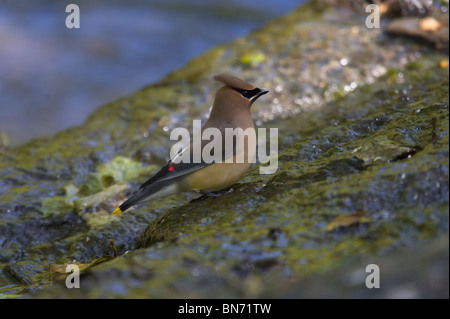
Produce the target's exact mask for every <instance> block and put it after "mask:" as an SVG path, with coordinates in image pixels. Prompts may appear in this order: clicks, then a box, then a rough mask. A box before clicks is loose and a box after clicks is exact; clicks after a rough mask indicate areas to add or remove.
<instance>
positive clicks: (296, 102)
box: [0, 3, 449, 297]
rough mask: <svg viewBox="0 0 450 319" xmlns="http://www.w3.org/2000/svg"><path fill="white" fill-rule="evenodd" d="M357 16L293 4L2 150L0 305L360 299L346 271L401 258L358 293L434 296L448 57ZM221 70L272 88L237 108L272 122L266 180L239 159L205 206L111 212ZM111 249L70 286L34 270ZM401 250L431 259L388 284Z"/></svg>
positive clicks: (157, 204)
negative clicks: (24, 300) (67, 123)
mask: <svg viewBox="0 0 450 319" xmlns="http://www.w3.org/2000/svg"><path fill="white" fill-rule="evenodd" d="M364 20H365V16H363V15H360V14H359V13H356V12H355V11H353V10H349V9H346V8H336V9H328V10H326V11H320V10H318V9H317V3H313V4H310V5H306V6H303V7H300V8H299V9H297V10H295V11H294V12H292V13H291V14H289V15H287V16H286V17H283V18H280V19H277V20H274V21H273V22H271V23H269V24H268V25H267V26H265V27H264V28H262V29H261V30H258V31H255V32H253V33H251V34H249V35H248V36H246V37H244V38H241V39H237V40H235V41H233V42H231V43H228V44H226V45H223V46H220V47H217V48H215V49H213V50H211V51H209V52H207V53H205V54H204V55H202V56H200V57H199V58H197V59H194V60H193V61H191V62H190V63H189V64H188V65H186V66H185V67H183V68H181V69H180V70H178V71H176V72H174V73H173V74H171V75H169V76H168V77H167V78H166V79H164V80H163V81H161V82H160V83H159V84H157V85H153V86H149V87H147V88H144V89H142V90H141V91H138V92H136V93H135V94H133V95H131V96H128V97H124V98H122V99H120V100H118V101H115V102H113V103H111V104H108V105H105V106H103V107H102V108H100V109H99V110H98V111H96V112H95V113H94V114H93V115H92V116H91V117H90V118H89V119H88V121H87V122H86V123H85V124H84V125H83V126H81V127H77V128H73V129H70V130H66V131H63V132H60V133H59V134H57V135H56V136H54V137H49V138H40V139H37V140H34V141H32V142H30V143H29V144H27V145H24V146H21V147H18V148H15V149H6V150H2V153H1V156H0V214H1V220H0V248H1V250H0V293H2V296H17V295H19V296H25V297H297V296H303V297H307V296H316V297H320V296H350V297H358V296H360V297H361V296H364V297H370V295H368V292H367V288H365V286H364V284H363V283H361V282H360V281H358V280H356V279H354V277H352V276H350V275H351V273H352V272H354V271H355V269H365V266H366V265H367V264H369V263H377V262H378V263H379V264H380V267H383V265H384V262H385V261H389V260H390V256H393V255H395V256H396V255H397V254H399V257H398V259H396V260H398V264H395V263H392V262H391V263H386V269H387V271H389V274H392V275H391V278H401V279H398V280H397V281H396V280H393V281H392V285H391V286H389V287H390V288H389V289H391V290H390V291H391V294H389V292H386V295H382V294H379V295H376V294H375V295H374V296H377V297H383V296H393V297H396V296H417V291H420V293H421V294H422V293H423V294H426V293H427V292H429V294H430V295H433V294H435V295H437V296H438V297H445V290H442V289H441V288H439V287H440V286H439V287H438V286H436V285H432V284H430V282H432V280H435V279H433V278H439V279H441V281H442V282H445V280H447V282H448V225H449V223H448V209H449V176H448V174H449V151H448V150H449V147H448V145H449V139H448V137H449V127H448V116H449V111H448V101H449V99H448V78H449V75H448V68H445V67H442V65H441V63H440V62H441V61H442V60H443V59H448V52H444V51H440V50H436V49H435V48H434V47H433V46H428V45H425V44H423V43H421V42H417V41H414V40H411V39H409V38H404V37H391V36H389V35H388V34H386V33H384V31H383V30H380V29H367V28H366V27H365V25H364ZM219 72H227V73H231V74H235V75H237V76H240V77H242V78H245V79H246V80H247V81H249V82H250V83H254V84H256V85H258V86H260V87H266V88H268V89H270V91H271V92H270V93H269V94H267V95H265V96H264V97H263V98H261V99H260V100H258V102H257V103H255V105H254V106H253V114H254V120H255V123H256V124H257V126H259V127H267V128H269V127H277V128H278V129H279V169H278V171H277V172H276V173H275V174H272V175H261V174H259V165H255V166H253V167H252V168H251V169H250V170H249V172H248V173H247V174H246V175H245V176H244V177H243V178H242V179H241V180H240V181H239V182H238V183H237V184H235V185H233V186H232V187H231V188H230V189H228V190H225V191H223V192H222V193H221V196H217V197H205V196H203V197H198V195H197V194H191V193H186V194H179V195H175V196H171V197H167V198H165V199H160V200H155V201H152V202H149V203H147V204H145V205H141V206H138V207H136V208H134V209H131V210H130V211H127V212H126V213H124V214H122V215H121V216H119V217H115V216H113V215H112V214H111V212H112V210H113V209H114V208H115V207H116V206H117V205H118V204H120V203H121V201H123V200H124V199H125V198H126V196H128V195H129V194H131V192H132V191H133V190H134V189H136V188H137V187H138V186H139V185H140V183H142V182H144V181H145V179H146V178H147V177H148V176H149V175H151V174H152V173H153V172H155V171H156V170H157V168H158V167H159V166H160V165H162V164H163V163H164V162H165V161H166V160H167V157H168V149H169V147H170V146H171V143H172V142H171V141H170V140H169V132H170V130H171V129H172V128H174V127H177V126H185V125H186V124H190V123H192V119H199V118H203V119H204V118H205V114H206V113H207V110H208V109H209V107H210V106H211V104H212V100H213V93H214V91H215V90H216V89H217V87H218V85H217V84H214V83H212V81H211V76H212V75H213V74H216V73H219ZM347 216H350V217H347ZM339 217H340V218H339ZM331 225H332V226H331ZM109 239H114V243H115V247H116V248H117V253H118V257H116V258H112V259H111V260H109V261H107V262H103V263H99V264H98V265H96V266H93V267H91V268H89V270H87V271H85V272H84V273H83V275H82V276H81V287H82V288H81V289H67V288H66V286H65V285H64V281H63V280H56V281H54V280H53V279H52V277H51V276H50V274H49V270H50V267H49V264H65V263H85V264H87V263H91V262H92V261H95V260H97V259H98V258H100V257H102V256H104V255H111V246H110V242H109ZM445 239H447V244H445ZM443 242H444V244H442V243H443ZM429 245H432V246H433V247H435V250H433V251H431V252H429V251H428V247H429ZM126 252H127V253H126ZM408 256H411V257H410V258H412V259H414V260H423V261H424V263H432V264H433V265H435V267H434V268H433V269H432V270H430V269H431V268H429V267H423V268H420V269H415V270H414V272H411V275H410V276H408V275H405V277H399V276H397V275H396V274H398V273H399V272H400V270H399V268H400V267H401V265H400V264H404V261H405V260H406V261H408V258H409V257H408ZM446 265H447V266H446ZM446 267H447V268H446ZM443 269H444V270H445V269H446V271H444V270H443ZM335 273H339V274H341V275H342V276H341V277H340V278H341V279H342V280H334V281H333V280H329V281H327V282H326V283H325V282H321V281H320V279H321V278H325V277H326V278H331V277H332V276H333V274H335ZM431 273H432V276H431V275H430V274H431ZM323 276H325V277H323ZM430 276H431V277H430ZM349 278H350V279H349ZM351 278H353V279H351ZM430 278H431V279H430ZM405 282H408V285H405ZM399 287H400V288H399ZM405 287H406V288H405ZM447 287H448V285H447ZM396 289H397V290H396ZM399 289H400V290H399ZM439 289H441V290H439ZM396 291H397V292H396ZM398 291H400V293H399V292H398ZM408 293H409V295H408ZM414 293H416V295H414ZM419 296H421V295H419ZM447 297H448V289H447Z"/></svg>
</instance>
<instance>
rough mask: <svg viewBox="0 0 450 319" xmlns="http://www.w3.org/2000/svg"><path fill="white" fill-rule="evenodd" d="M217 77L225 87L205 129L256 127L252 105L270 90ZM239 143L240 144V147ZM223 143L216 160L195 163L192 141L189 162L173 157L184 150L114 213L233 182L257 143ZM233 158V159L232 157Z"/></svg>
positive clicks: (222, 130)
mask: <svg viewBox="0 0 450 319" xmlns="http://www.w3.org/2000/svg"><path fill="white" fill-rule="evenodd" d="M214 79H215V80H217V81H219V82H222V83H223V84H224V86H222V87H221V88H220V89H219V90H218V91H217V93H216V98H215V101H214V105H213V107H212V110H211V114H210V116H209V119H208V121H207V122H206V123H205V125H204V126H203V127H202V132H204V131H205V130H206V129H208V128H216V129H218V130H219V131H220V133H221V134H222V137H223V136H225V135H226V129H227V128H228V131H229V129H230V128H231V129H233V130H234V129H237V128H241V129H242V130H246V129H247V128H251V129H254V126H253V120H252V116H251V114H250V107H251V105H252V104H253V102H255V101H256V99H258V98H259V97H260V96H261V95H264V94H266V93H267V92H269V91H268V90H266V89H259V88H257V87H254V86H253V85H251V84H249V83H247V82H245V81H243V80H241V79H238V78H236V77H234V76H231V75H225V74H220V75H216V76H215V77H214ZM194 138H195V137H194ZM237 139H241V140H237ZM224 142H225V140H224V139H222V140H221V141H220V143H223V144H225V143H224ZM240 143H241V144H240ZM205 144H207V143H205V141H204V140H202V141H201V149H203V147H204V146H205ZM237 145H240V147H238V146H237ZM221 146H222V147H221V148H219V149H221V150H223V151H222V152H220V154H213V156H214V159H215V160H214V161H213V162H209V163H207V162H205V161H204V160H203V159H202V160H201V161H199V163H195V162H194V161H192V159H193V155H192V152H193V149H194V148H195V147H192V142H191V144H190V145H189V146H188V147H186V148H185V149H184V150H183V151H182V152H189V153H190V154H189V156H190V157H189V158H190V161H188V162H189V163H186V162H183V161H181V162H177V161H175V160H174V158H175V157H177V156H180V154H181V153H182V152H181V153H178V154H177V155H175V156H174V157H172V158H171V159H170V160H169V161H168V163H167V164H166V165H165V166H164V167H163V168H161V170H160V171H159V172H157V173H156V174H155V175H154V176H153V177H151V178H150V179H149V180H147V181H146V182H145V183H144V184H142V185H141V187H140V188H139V190H138V191H137V192H136V193H135V194H134V195H132V196H131V197H130V198H128V199H127V200H126V201H125V202H124V203H122V204H121V205H120V206H119V207H118V208H117V209H116V210H115V211H114V212H113V213H114V214H115V215H119V214H121V213H123V212H124V211H125V210H127V209H128V208H130V207H131V206H133V205H136V204H138V203H142V202H144V201H147V200H150V199H154V198H159V197H162V196H167V195H171V194H175V193H177V192H182V191H189V190H196V191H204V192H212V191H218V190H221V189H224V188H227V187H229V186H231V185H233V184H234V183H235V182H236V181H237V180H238V179H239V178H240V177H241V176H242V175H243V174H244V173H245V171H247V169H248V168H249V167H250V164H251V161H252V160H253V157H254V156H255V151H256V142H255V141H254V140H252V139H251V138H248V136H245V135H244V136H240V137H239V136H238V137H235V138H234V139H233V140H232V147H231V150H229V149H227V148H226V147H225V146H224V145H221ZM242 152H243V153H244V154H242ZM217 153H219V152H217ZM242 155H244V156H243V159H244V160H243V161H239V160H236V158H239V156H242ZM231 157H232V159H233V160H231ZM240 158H242V157H240ZM227 159H228V160H227Z"/></svg>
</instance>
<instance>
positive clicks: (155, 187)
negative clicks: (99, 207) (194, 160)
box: [113, 183, 177, 216]
mask: <svg viewBox="0 0 450 319" xmlns="http://www.w3.org/2000/svg"><path fill="white" fill-rule="evenodd" d="M176 191H177V187H176V184H175V183H172V184H169V185H167V184H165V183H153V184H150V185H146V186H145V187H143V188H141V189H139V190H138V191H137V192H136V193H135V194H133V195H132V196H131V197H130V198H128V199H127V200H126V201H124V202H123V203H122V204H121V205H120V206H119V207H117V208H116V210H115V211H114V212H113V214H114V215H116V216H117V215H120V214H122V213H123V212H124V211H126V210H127V209H128V208H130V207H131V206H134V205H136V204H139V203H142V202H145V201H148V200H151V199H155V198H158V197H163V196H167V195H171V194H174V193H175V192H176Z"/></svg>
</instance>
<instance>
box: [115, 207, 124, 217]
mask: <svg viewBox="0 0 450 319" xmlns="http://www.w3.org/2000/svg"><path fill="white" fill-rule="evenodd" d="M122 213H123V211H122V210H121V209H120V207H117V208H116V210H115V211H113V214H114V215H116V216H119V215H120V214H122Z"/></svg>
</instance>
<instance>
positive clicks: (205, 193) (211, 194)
mask: <svg viewBox="0 0 450 319" xmlns="http://www.w3.org/2000/svg"><path fill="white" fill-rule="evenodd" d="M199 192H200V194H202V195H203V196H202V197H207V198H208V197H212V198H215V197H220V196H222V195H225V194H229V193H231V192H233V189H232V188H228V189H225V190H222V191H216V192H208V191H199Z"/></svg>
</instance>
